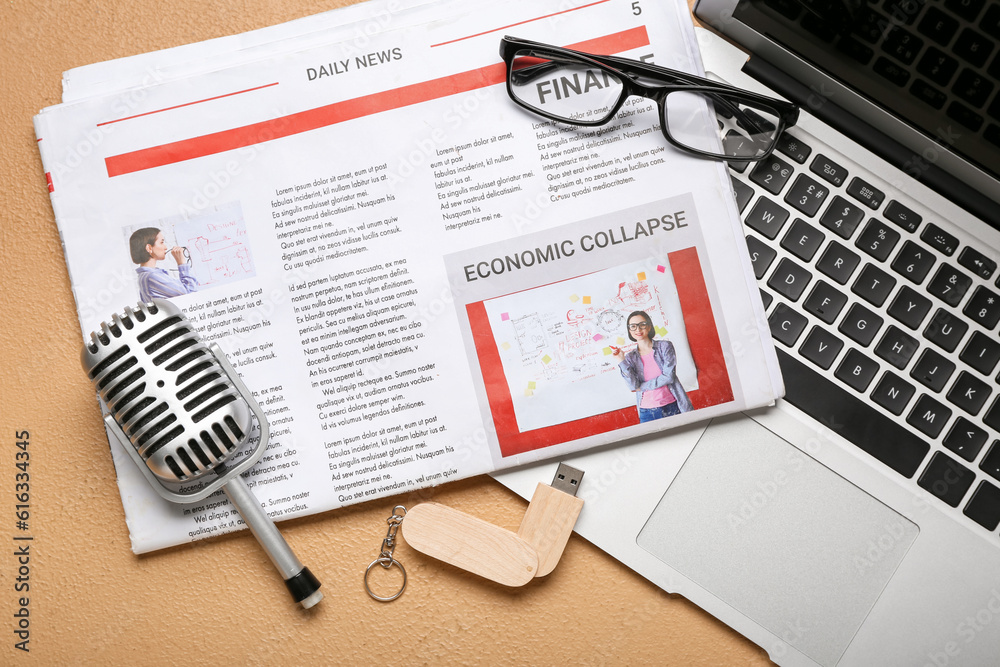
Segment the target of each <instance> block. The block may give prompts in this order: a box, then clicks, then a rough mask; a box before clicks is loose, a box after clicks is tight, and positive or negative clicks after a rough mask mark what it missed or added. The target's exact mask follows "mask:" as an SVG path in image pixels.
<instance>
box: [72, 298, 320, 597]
mask: <svg viewBox="0 0 1000 667" xmlns="http://www.w3.org/2000/svg"><path fill="white" fill-rule="evenodd" d="M81 356H82V362H83V369H84V371H85V372H86V373H87V376H88V377H89V378H90V379H91V381H92V382H93V383H94V386H95V387H96V388H97V392H98V394H99V395H100V397H101V398H102V399H103V400H104V403H105V404H106V405H107V407H108V410H109V412H110V414H108V415H107V416H106V417H105V418H104V422H105V424H106V425H107V427H108V430H109V431H110V432H111V433H113V434H114V435H115V436H116V437H117V439H118V441H119V442H120V443H121V445H122V448H123V449H124V450H125V451H126V452H127V453H128V454H129V455H130V456H131V457H132V459H133V460H134V461H135V462H136V464H137V465H138V466H139V469H140V470H141V471H142V473H143V475H145V477H146V479H147V480H149V482H150V484H152V485H153V488H154V489H155V490H156V491H157V492H158V493H159V494H160V495H161V496H163V497H164V498H166V499H167V500H170V501H172V502H176V503H193V502H198V501H199V500H203V499H204V498H207V497H208V496H209V495H211V494H212V493H214V492H215V491H216V490H217V489H219V488H220V487H221V488H222V490H223V491H224V492H225V493H226V495H227V496H228V497H229V500H230V501H231V502H232V503H233V505H234V506H235V507H236V509H237V510H238V511H239V513H240V515H242V517H243V520H244V521H246V524H247V526H249V527H250V530H251V532H253V534H254V536H255V537H256V538H257V540H258V541H259V542H260V544H261V546H262V547H264V551H266V552H267V555H268V556H269V557H270V558H271V562H272V563H274V566H275V567H276V568H277V569H278V571H279V572H280V573H281V576H282V577H283V578H284V579H285V585H286V586H287V587H288V590H289V592H290V593H291V594H292V597H293V598H294V599H295V601H296V602H298V603H300V604H301V605H302V606H303V607H304V608H306V609H308V608H310V607H312V606H313V605H315V604H316V603H317V602H319V601H320V600H322V599H323V593H321V592H320V591H319V587H320V582H319V580H317V579H316V577H314V576H313V574H312V573H311V572H310V571H309V569H308V568H306V567H303V565H302V563H300V562H299V559H298V558H296V557H295V554H294V553H292V550H291V549H290V548H289V546H288V543H287V542H285V539H284V538H283V537H282V536H281V533H279V532H278V529H277V528H276V527H275V525H274V522H272V521H271V519H270V517H268V516H267V514H266V513H265V512H264V510H263V509H261V506H260V503H259V502H258V501H257V499H256V498H255V497H254V495H253V493H251V491H250V489H249V488H248V487H247V485H246V482H244V481H243V478H242V477H241V476H240V475H241V474H242V473H244V472H246V471H247V470H249V469H250V468H251V467H252V466H253V465H254V464H255V463H256V462H257V460H258V459H260V457H261V455H262V454H263V453H264V450H265V449H266V448H267V441H268V437H269V433H270V428H269V426H268V423H267V416H266V415H265V414H264V412H263V411H262V410H261V408H260V406H259V405H258V404H257V401H256V400H254V398H253V396H252V395H251V394H250V392H249V391H248V390H247V388H246V386H244V384H243V382H242V380H241V379H240V376H239V375H238V374H237V373H236V371H235V370H234V369H233V367H232V366H231V365H230V364H229V361H228V360H227V359H226V356H225V355H224V354H223V353H222V351H221V350H220V349H219V347H218V346H217V345H215V344H214V343H212V344H211V345H205V343H204V342H203V341H202V340H201V336H199V334H198V332H197V331H196V330H195V329H194V327H193V326H192V325H191V323H190V322H189V321H188V319H187V318H186V317H185V316H184V313H183V312H182V311H181V310H180V309H179V308H178V307H177V306H175V305H174V304H172V303H170V302H169V301H164V300H158V299H154V300H153V301H152V302H150V303H140V304H138V306H137V309H136V310H133V309H131V308H125V312H124V314H123V315H119V314H118V313H115V314H114V315H112V317H111V323H110V324H108V323H107V322H102V323H101V329H100V331H96V332H93V333H91V334H90V341H89V342H87V343H85V344H84V346H83V353H82V355H81ZM254 418H256V421H257V424H258V426H259V427H260V437H259V438H257V440H256V444H255V445H254V444H252V438H251V437H250V436H251V432H252V430H253V426H254V425H253V420H254ZM248 442H251V444H250V447H244V445H245V444H247V443H248Z"/></svg>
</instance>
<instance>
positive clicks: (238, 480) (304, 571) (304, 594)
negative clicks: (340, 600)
mask: <svg viewBox="0 0 1000 667" xmlns="http://www.w3.org/2000/svg"><path fill="white" fill-rule="evenodd" d="M222 490H223V491H225V492H226V495H227V496H228V497H229V501H230V502H232V503H233V505H234V506H235V507H236V509H237V510H238V511H239V513H240V516H242V517H243V520H244V521H245V522H246V524H247V526H248V527H249V528H250V532H252V533H253V535H254V537H256V538H257V541H258V542H260V545H261V546H262V547H263V548H264V551H265V553H267V555H268V557H269V558H270V559H271V562H272V563H274V567H275V568H277V570H278V572H280V573H281V576H282V578H283V579H284V580H285V586H287V587H288V592H289V593H291V594H292V597H293V598H294V599H295V601H296V602H298V603H299V604H301V605H302V606H303V608H305V609H309V608H310V607H312V606H314V605H315V604H316V603H318V602H319V601H320V600H322V599H323V594H322V593H321V592H320V590H319V587H320V582H319V580H318V579H317V578H316V577H315V576H313V573H312V572H310V571H309V568H307V567H305V566H303V565H302V563H301V562H300V561H299V559H298V558H296V556H295V554H294V553H293V552H292V549H291V547H289V546H288V542H286V541H285V538H284V537H282V536H281V533H279V532H278V528H277V527H276V526H275V525H274V522H273V521H271V517H269V516H268V515H267V513H266V512H264V510H263V508H261V506H260V502H259V501H258V500H257V498H256V497H255V496H254V495H253V493H252V492H251V491H250V487H248V486H247V483H246V482H244V481H243V477H241V476H240V475H236V476H235V477H233V478H232V479H231V480H230V481H228V482H226V483H225V484H224V485H223V486H222Z"/></svg>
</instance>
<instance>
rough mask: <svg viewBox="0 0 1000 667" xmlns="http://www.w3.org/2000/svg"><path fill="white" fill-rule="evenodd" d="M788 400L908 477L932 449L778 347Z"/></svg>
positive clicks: (911, 433) (862, 400) (910, 432)
mask: <svg viewBox="0 0 1000 667" xmlns="http://www.w3.org/2000/svg"><path fill="white" fill-rule="evenodd" d="M778 363H779V364H780V366H781V374H782V377H783V378H784V380H785V392H786V393H785V400H786V401H788V402H789V403H791V404H792V405H794V406H795V407H797V408H798V409H799V410H802V411H803V412H805V413H806V414H808V415H809V416H811V417H812V418H814V419H816V420H817V421H819V423H821V424H825V425H827V426H828V427H829V428H830V429H831V430H833V431H834V432H835V433H837V434H838V435H840V436H841V437H843V438H844V439H846V440H847V441H848V442H851V443H853V444H854V445H856V446H857V447H858V448H860V449H861V450H863V451H865V452H867V453H868V454H870V455H871V456H873V457H875V458H876V459H878V460H879V461H881V462H882V463H884V464H885V465H887V466H889V467H890V468H892V469H893V470H895V471H896V472H898V473H899V474H901V475H903V476H904V477H907V478H909V477H912V476H913V474H914V473H916V471H917V468H919V467H920V464H921V462H923V460H924V457H925V456H927V452H928V451H929V450H930V445H928V444H927V443H926V442H924V440H923V439H922V438H920V437H919V436H917V435H916V434H914V433H913V432H912V431H910V430H909V429H907V428H904V427H902V426H900V425H899V424H897V423H896V422H895V421H893V420H892V419H890V418H888V417H886V416H885V415H883V414H881V413H880V412H879V411H878V410H876V409H874V408H872V407H871V405H869V404H868V402H867V401H866V400H864V399H861V398H858V397H856V396H854V395H852V394H850V393H849V392H848V391H847V390H845V389H842V388H841V387H839V386H837V385H836V384H834V383H833V382H832V381H830V380H828V379H827V378H825V377H823V376H822V375H821V374H820V373H819V372H818V371H815V370H813V369H812V368H810V367H809V366H808V365H806V364H805V363H804V362H802V361H799V360H798V359H795V358H793V357H792V356H791V355H789V354H788V353H787V352H784V351H782V350H778Z"/></svg>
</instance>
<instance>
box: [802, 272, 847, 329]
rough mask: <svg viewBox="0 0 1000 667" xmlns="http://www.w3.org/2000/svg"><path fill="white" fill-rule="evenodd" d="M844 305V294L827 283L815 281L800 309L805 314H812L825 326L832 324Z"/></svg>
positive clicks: (845, 299)
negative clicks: (802, 309) (803, 310)
mask: <svg viewBox="0 0 1000 667" xmlns="http://www.w3.org/2000/svg"><path fill="white" fill-rule="evenodd" d="M846 303H847V295H846V294H844V293H843V292H841V291H840V290H838V289H837V288H835V287H833V286H832V285H830V283H828V282H825V281H823V280H817V281H816V284H815V285H814V286H813V288H812V292H810V293H809V296H808V297H806V300H805V301H804V302H803V304H802V307H803V308H804V309H805V311H806V312H808V313H812V314H813V315H815V316H816V317H818V318H819V319H821V320H823V321H824V322H826V323H827V324H833V321H834V320H835V319H837V316H838V315H840V311H841V309H842V308H843V307H844V304H846Z"/></svg>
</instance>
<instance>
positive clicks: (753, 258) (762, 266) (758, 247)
mask: <svg viewBox="0 0 1000 667" xmlns="http://www.w3.org/2000/svg"><path fill="white" fill-rule="evenodd" d="M747 250H749V251H750V263H751V264H752V265H753V274H754V276H755V277H756V278H757V280H760V279H761V278H763V277H764V274H765V273H767V270H768V268H770V266H771V262H773V261H774V258H775V257H777V256H778V252H777V251H776V250H775V249H774V248H772V247H770V246H768V245H765V243H764V242H763V241H761V240H760V239H759V238H757V237H756V236H747Z"/></svg>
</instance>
